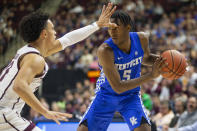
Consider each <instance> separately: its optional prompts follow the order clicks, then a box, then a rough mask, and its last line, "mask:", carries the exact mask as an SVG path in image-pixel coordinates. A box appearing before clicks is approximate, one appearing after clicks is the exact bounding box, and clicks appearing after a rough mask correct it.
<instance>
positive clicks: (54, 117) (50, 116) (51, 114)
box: [43, 111, 72, 125]
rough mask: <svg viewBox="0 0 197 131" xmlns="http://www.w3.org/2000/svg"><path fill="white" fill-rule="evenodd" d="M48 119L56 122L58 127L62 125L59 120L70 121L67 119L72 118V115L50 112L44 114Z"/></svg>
mask: <svg viewBox="0 0 197 131" xmlns="http://www.w3.org/2000/svg"><path fill="white" fill-rule="evenodd" d="M43 115H44V116H45V117H46V118H47V119H52V120H54V121H55V122H56V123H57V124H58V125H60V122H59V120H62V121H68V119H67V118H71V117H72V114H68V113H61V112H56V111H48V112H47V113H45V114H43Z"/></svg>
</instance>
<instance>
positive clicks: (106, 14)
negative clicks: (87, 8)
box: [96, 3, 117, 28]
mask: <svg viewBox="0 0 197 131" xmlns="http://www.w3.org/2000/svg"><path fill="white" fill-rule="evenodd" d="M115 10H116V6H114V7H113V4H112V3H108V5H107V7H106V6H105V5H104V6H103V9H102V12H101V15H100V17H99V19H98V21H97V22H96V23H97V25H98V26H99V27H112V28H114V27H117V25H116V24H115V23H111V22H110V18H111V15H112V14H113V13H114V11H115Z"/></svg>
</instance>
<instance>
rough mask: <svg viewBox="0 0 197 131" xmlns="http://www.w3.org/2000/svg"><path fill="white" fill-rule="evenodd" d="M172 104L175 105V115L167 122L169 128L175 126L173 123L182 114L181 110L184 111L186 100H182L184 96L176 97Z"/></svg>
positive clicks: (175, 122)
mask: <svg viewBox="0 0 197 131" xmlns="http://www.w3.org/2000/svg"><path fill="white" fill-rule="evenodd" d="M174 105H175V106H174V108H175V116H174V118H172V120H171V122H170V124H169V127H170V128H173V127H175V125H176V124H177V122H178V119H179V117H180V115H182V114H183V112H184V111H185V108H186V101H185V100H184V98H182V97H178V98H176V99H175V103H174Z"/></svg>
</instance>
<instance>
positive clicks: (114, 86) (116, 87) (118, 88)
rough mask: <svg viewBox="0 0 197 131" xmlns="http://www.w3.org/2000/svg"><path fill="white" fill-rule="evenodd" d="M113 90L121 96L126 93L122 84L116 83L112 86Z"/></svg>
mask: <svg viewBox="0 0 197 131" xmlns="http://www.w3.org/2000/svg"><path fill="white" fill-rule="evenodd" d="M112 89H113V90H114V91H115V92H116V93H117V94H121V93H123V92H124V91H123V90H122V89H121V83H116V84H113V85H112Z"/></svg>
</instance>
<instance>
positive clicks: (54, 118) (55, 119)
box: [53, 117, 60, 125]
mask: <svg viewBox="0 0 197 131" xmlns="http://www.w3.org/2000/svg"><path fill="white" fill-rule="evenodd" d="M53 120H54V121H55V122H56V123H57V124H58V125H60V122H59V121H58V120H57V118H56V117H53Z"/></svg>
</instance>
